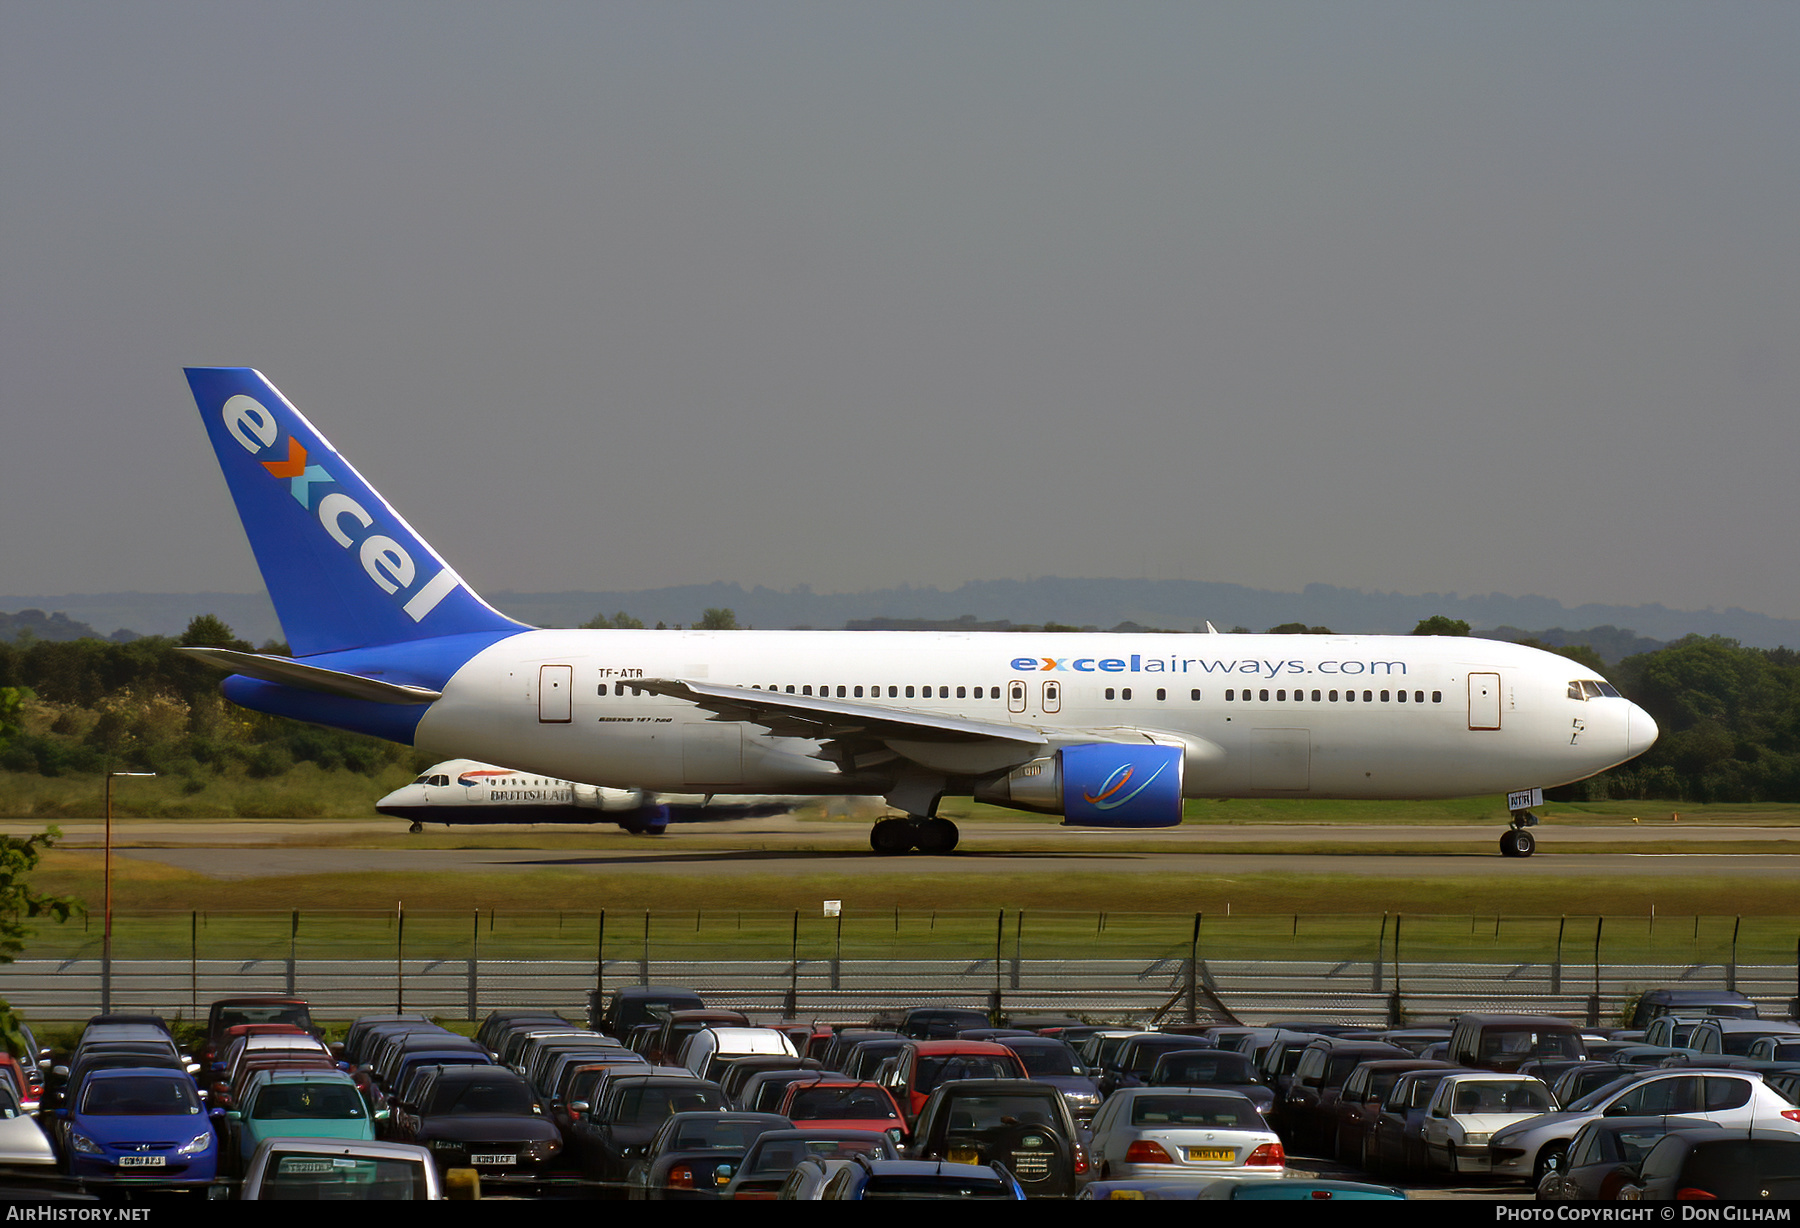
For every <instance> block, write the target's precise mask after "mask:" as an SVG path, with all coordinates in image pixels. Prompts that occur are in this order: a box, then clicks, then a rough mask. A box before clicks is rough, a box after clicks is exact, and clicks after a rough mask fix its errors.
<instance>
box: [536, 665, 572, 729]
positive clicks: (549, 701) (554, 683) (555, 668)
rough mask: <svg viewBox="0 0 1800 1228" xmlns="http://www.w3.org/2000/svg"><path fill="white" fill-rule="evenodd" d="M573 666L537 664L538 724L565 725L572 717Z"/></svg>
mask: <svg viewBox="0 0 1800 1228" xmlns="http://www.w3.org/2000/svg"><path fill="white" fill-rule="evenodd" d="M574 693H575V667H574V666H573V665H540V666H538V724H540V725H567V724H569V723H570V722H571V721H573V720H574V719H575V718H574V710H573V703H574V698H573V697H574Z"/></svg>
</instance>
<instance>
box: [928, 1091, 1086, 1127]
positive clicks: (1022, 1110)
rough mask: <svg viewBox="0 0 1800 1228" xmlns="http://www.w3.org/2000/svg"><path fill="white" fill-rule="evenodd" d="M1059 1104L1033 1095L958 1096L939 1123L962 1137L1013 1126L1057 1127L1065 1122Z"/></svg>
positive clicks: (988, 1094) (948, 1105)
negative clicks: (1058, 1109) (1059, 1110)
mask: <svg viewBox="0 0 1800 1228" xmlns="http://www.w3.org/2000/svg"><path fill="white" fill-rule="evenodd" d="M1060 1103H1061V1097H1060V1096H1057V1099H1056V1102H1055V1103H1052V1101H1051V1100H1050V1099H1049V1098H1048V1097H1046V1096H1043V1095H1033V1094H1031V1093H1025V1094H1023V1095H1020V1094H1012V1093H1006V1094H1002V1093H997V1092H990V1093H984V1094H982V1095H979V1096H956V1097H954V1098H953V1099H952V1100H951V1101H950V1102H949V1103H948V1104H945V1105H944V1106H943V1111H942V1112H940V1114H939V1117H938V1120H939V1121H941V1122H943V1123H944V1126H943V1129H944V1133H945V1134H947V1135H955V1136H958V1137H962V1136H966V1135H970V1134H985V1133H988V1132H991V1131H995V1130H1007V1129H1011V1128H1012V1127H1013V1126H1056V1125H1058V1124H1059V1123H1060V1122H1061V1121H1062V1117H1061V1115H1060V1114H1059V1113H1058V1112H1057V1108H1058V1106H1059V1105H1060Z"/></svg>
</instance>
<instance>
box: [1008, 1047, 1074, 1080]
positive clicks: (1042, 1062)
mask: <svg viewBox="0 0 1800 1228" xmlns="http://www.w3.org/2000/svg"><path fill="white" fill-rule="evenodd" d="M1006 1047H1007V1048H1008V1049H1011V1050H1012V1051H1013V1052H1014V1053H1016V1054H1018V1055H1019V1060H1020V1061H1021V1062H1024V1063H1025V1073H1026V1074H1028V1075H1030V1076H1031V1077H1032V1078H1034V1079H1040V1078H1043V1077H1045V1076H1056V1075H1078V1074H1080V1073H1081V1068H1080V1067H1079V1066H1077V1065H1076V1064H1075V1051H1074V1050H1073V1049H1071V1048H1069V1046H1067V1045H1065V1044H1061V1043H1057V1044H1045V1045H1024V1044H1013V1043H1011V1042H1008V1043H1007V1046H1006Z"/></svg>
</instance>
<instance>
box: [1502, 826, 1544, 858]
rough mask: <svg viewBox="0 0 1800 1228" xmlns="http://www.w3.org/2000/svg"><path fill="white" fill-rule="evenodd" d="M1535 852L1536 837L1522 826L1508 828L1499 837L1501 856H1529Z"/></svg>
mask: <svg viewBox="0 0 1800 1228" xmlns="http://www.w3.org/2000/svg"><path fill="white" fill-rule="evenodd" d="M1535 852H1537V837H1535V836H1533V835H1532V834H1531V833H1530V832H1528V831H1526V830H1525V829H1524V828H1523V827H1511V828H1508V829H1507V831H1506V833H1505V834H1504V835H1502V836H1501V837H1500V855H1501V856H1502V857H1529V856H1531V855H1532V854H1533V853H1535Z"/></svg>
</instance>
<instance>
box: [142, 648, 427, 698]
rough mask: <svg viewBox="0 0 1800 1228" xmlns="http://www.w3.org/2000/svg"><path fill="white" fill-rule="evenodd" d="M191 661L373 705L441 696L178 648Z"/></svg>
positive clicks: (288, 661)
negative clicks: (363, 700)
mask: <svg viewBox="0 0 1800 1228" xmlns="http://www.w3.org/2000/svg"><path fill="white" fill-rule="evenodd" d="M176 651H177V652H185V653H186V654H187V655H188V656H190V657H193V658H194V659H195V660H198V661H204V662H205V663H206V664H208V665H210V666H212V667H214V668H215V669H222V670H225V671H226V672H227V673H232V674H242V675H243V676H244V677H246V678H255V679H258V680H260V681H262V682H273V683H275V684H276V685H278V686H291V687H298V688H299V689H301V690H303V691H323V692H324V693H325V694H327V695H342V696H344V697H345V698H346V699H366V700H368V701H369V702H370V703H377V704H428V703H431V702H432V701H433V700H435V699H437V698H438V697H439V696H440V695H441V694H442V692H441V691H433V690H431V689H430V688H428V687H422V686H405V685H403V684H401V683H398V682H382V681H381V680H380V679H378V678H365V677H363V676H362V675H361V674H346V673H344V672H343V671H342V670H336V669H324V668H321V667H320V666H317V665H307V664H305V663H304V662H301V661H296V660H294V659H293V658H291V657H271V656H265V655H263V654H262V653H259V652H235V651H233V650H232V649H229V648H178V649H176Z"/></svg>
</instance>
